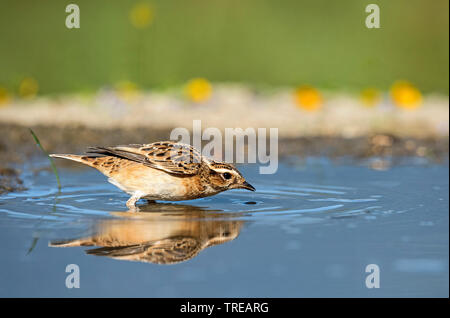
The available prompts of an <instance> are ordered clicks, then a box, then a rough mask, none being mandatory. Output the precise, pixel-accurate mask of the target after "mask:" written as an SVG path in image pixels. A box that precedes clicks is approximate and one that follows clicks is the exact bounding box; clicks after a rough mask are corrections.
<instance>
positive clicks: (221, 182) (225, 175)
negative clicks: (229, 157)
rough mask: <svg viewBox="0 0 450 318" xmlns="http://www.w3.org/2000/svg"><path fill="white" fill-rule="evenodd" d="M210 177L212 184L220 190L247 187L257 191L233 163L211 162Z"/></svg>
mask: <svg viewBox="0 0 450 318" xmlns="http://www.w3.org/2000/svg"><path fill="white" fill-rule="evenodd" d="M208 166H209V171H208V179H209V182H210V184H211V186H212V187H213V188H214V189H216V190H219V191H225V190H230V189H247V190H250V191H255V188H254V187H253V186H252V185H251V184H250V183H248V182H247V181H246V180H245V178H244V177H243V176H242V174H241V173H240V172H239V170H237V169H236V168H235V167H234V166H233V165H231V164H229V163H223V162H211V163H210V164H208Z"/></svg>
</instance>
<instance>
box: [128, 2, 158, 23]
mask: <svg viewBox="0 0 450 318" xmlns="http://www.w3.org/2000/svg"><path fill="white" fill-rule="evenodd" d="M153 16H154V10H153V8H152V7H151V6H150V5H149V4H148V3H145V2H140V3H137V4H136V5H135V6H134V7H133V8H132V9H131V11H130V21H131V24H132V25H133V26H134V27H135V28H137V29H144V28H146V27H147V26H149V25H150V23H151V22H152V21H153Z"/></svg>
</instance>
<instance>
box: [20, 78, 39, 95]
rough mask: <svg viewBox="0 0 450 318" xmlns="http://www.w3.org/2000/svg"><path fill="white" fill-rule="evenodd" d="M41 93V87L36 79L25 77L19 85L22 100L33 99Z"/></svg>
mask: <svg viewBox="0 0 450 318" xmlns="http://www.w3.org/2000/svg"><path fill="white" fill-rule="evenodd" d="M38 91H39V85H38V83H37V81H36V80H35V79H34V78H31V77H25V78H24V79H23V80H22V81H21V82H20V85H19V95H20V97H22V98H33V97H35V96H36V94H37V93H38Z"/></svg>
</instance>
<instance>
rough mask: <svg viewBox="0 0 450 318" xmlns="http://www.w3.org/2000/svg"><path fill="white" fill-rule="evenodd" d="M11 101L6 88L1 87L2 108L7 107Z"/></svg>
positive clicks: (0, 102) (0, 100) (0, 103)
mask: <svg viewBox="0 0 450 318" xmlns="http://www.w3.org/2000/svg"><path fill="white" fill-rule="evenodd" d="M10 101H11V95H10V94H9V93H8V90H7V89H6V88H4V87H0V107H2V106H5V105H7V104H8V103H9V102H10Z"/></svg>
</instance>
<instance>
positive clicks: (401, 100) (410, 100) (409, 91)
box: [391, 81, 422, 109]
mask: <svg viewBox="0 0 450 318" xmlns="http://www.w3.org/2000/svg"><path fill="white" fill-rule="evenodd" d="M391 98H392V100H393V101H394V103H395V105H396V106H398V107H401V108H404V109H416V108H417V107H419V106H420V104H421V103H422V94H421V93H420V91H419V90H418V89H417V88H416V87H415V86H414V85H412V84H411V83H408V82H406V81H398V82H395V83H394V85H392V87H391Z"/></svg>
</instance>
